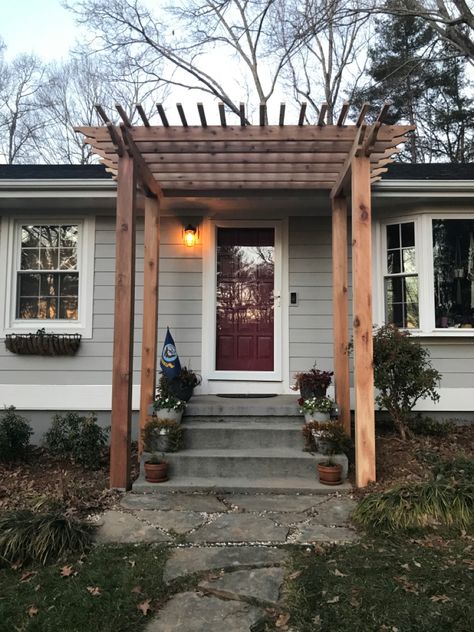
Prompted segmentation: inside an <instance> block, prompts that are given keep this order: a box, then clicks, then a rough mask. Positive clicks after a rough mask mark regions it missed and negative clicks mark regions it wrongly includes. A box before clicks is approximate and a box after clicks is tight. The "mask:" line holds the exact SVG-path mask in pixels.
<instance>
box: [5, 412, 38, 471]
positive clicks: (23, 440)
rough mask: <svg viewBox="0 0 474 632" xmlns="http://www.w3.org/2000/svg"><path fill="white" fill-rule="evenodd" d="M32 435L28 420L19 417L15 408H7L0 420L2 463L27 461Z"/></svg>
mask: <svg viewBox="0 0 474 632" xmlns="http://www.w3.org/2000/svg"><path fill="white" fill-rule="evenodd" d="M32 434H33V430H32V428H31V426H30V424H29V422H28V420H27V419H25V417H22V416H21V415H19V414H18V413H17V412H16V410H15V407H14V406H10V407H9V408H6V409H5V410H4V411H3V412H2V413H1V419H0V461H4V462H10V461H17V460H21V459H25V458H26V456H27V455H28V450H29V446H30V437H31V435H32Z"/></svg>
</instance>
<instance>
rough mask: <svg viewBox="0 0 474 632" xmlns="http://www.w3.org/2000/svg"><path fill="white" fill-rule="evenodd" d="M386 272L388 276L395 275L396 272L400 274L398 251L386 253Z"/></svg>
mask: <svg viewBox="0 0 474 632" xmlns="http://www.w3.org/2000/svg"><path fill="white" fill-rule="evenodd" d="M387 272H388V274H397V273H398V272H401V265H400V251H399V250H389V251H388V252H387Z"/></svg>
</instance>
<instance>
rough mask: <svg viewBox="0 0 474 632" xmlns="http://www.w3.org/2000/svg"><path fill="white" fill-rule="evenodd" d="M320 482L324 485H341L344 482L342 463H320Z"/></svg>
mask: <svg viewBox="0 0 474 632" xmlns="http://www.w3.org/2000/svg"><path fill="white" fill-rule="evenodd" d="M318 474H319V482H320V483H323V484H324V485H340V484H341V483H342V479H341V474H342V465H340V464H339V463H335V464H334V465H328V463H318Z"/></svg>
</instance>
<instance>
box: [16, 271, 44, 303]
mask: <svg viewBox="0 0 474 632" xmlns="http://www.w3.org/2000/svg"><path fill="white" fill-rule="evenodd" d="M39 293H40V275H39V274H20V275H19V277H18V295H19V296H20V297H21V296H34V297H35V298H36V297H38V296H39Z"/></svg>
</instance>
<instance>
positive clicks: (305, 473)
mask: <svg viewBox="0 0 474 632" xmlns="http://www.w3.org/2000/svg"><path fill="white" fill-rule="evenodd" d="M166 460H167V461H168V462H169V476H170V478H173V479H175V478H176V479H179V478H187V479H189V478H192V477H199V478H215V477H219V478H245V479H247V480H248V481H252V480H254V479H286V478H293V479H309V480H314V479H315V478H317V473H316V464H317V463H318V462H320V461H325V460H327V457H326V456H324V455H323V454H318V453H311V454H310V453H308V452H303V451H302V450H301V449H295V448H289V447H285V448H252V449H243V450H242V449H227V450H225V449H221V450H217V449H193V450H182V451H180V452H175V453H167V454H166ZM334 460H335V461H336V462H338V463H341V464H342V466H343V472H342V475H343V479H345V478H347V469H348V467H347V466H348V463H347V457H346V456H345V455H343V454H340V455H336V456H335V457H334ZM142 468H143V459H142V463H141V469H142Z"/></svg>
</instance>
